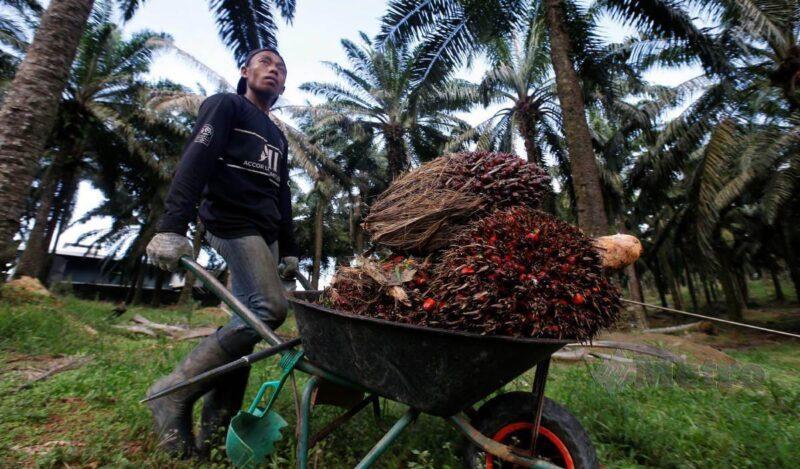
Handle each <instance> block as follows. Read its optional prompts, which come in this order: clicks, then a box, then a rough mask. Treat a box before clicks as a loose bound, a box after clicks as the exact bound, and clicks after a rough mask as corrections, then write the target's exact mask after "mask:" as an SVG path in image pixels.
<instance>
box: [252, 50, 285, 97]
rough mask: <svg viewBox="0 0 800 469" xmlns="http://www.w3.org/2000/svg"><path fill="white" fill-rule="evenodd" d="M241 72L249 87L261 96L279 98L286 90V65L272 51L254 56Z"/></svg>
mask: <svg viewBox="0 0 800 469" xmlns="http://www.w3.org/2000/svg"><path fill="white" fill-rule="evenodd" d="M241 72H242V76H243V77H244V78H245V79H247V86H248V87H249V88H251V89H252V90H253V91H255V92H257V93H259V94H270V95H273V96H276V97H277V96H278V95H280V94H282V93H283V90H284V89H285V87H284V84H285V83H286V64H284V63H283V59H281V57H280V56H279V55H278V54H276V53H274V52H272V51H268V50H267V51H263V52H259V53H258V54H256V55H254V56H253V57H252V58H251V59H250V62H249V63H248V64H247V65H245V66H244V67H242V70H241Z"/></svg>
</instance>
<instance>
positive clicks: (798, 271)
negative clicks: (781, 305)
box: [781, 223, 800, 301]
mask: <svg viewBox="0 0 800 469" xmlns="http://www.w3.org/2000/svg"><path fill="white" fill-rule="evenodd" d="M781 238H782V241H783V249H784V253H785V254H786V257H785V259H786V265H787V266H788V267H789V277H790V278H791V279H792V283H793V284H794V291H795V295H796V297H797V301H800V265H798V259H797V255H796V253H795V251H794V246H792V235H791V232H790V231H789V225H788V224H787V223H781Z"/></svg>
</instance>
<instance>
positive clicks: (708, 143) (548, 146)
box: [0, 0, 800, 317]
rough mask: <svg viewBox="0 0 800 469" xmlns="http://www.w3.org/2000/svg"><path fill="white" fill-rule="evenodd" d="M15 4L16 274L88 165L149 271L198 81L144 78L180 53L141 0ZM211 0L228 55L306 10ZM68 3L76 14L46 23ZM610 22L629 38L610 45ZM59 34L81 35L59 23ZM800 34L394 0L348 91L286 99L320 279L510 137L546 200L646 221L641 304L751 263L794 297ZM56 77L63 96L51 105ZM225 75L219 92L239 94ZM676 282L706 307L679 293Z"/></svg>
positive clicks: (778, 7) (631, 272)
mask: <svg viewBox="0 0 800 469" xmlns="http://www.w3.org/2000/svg"><path fill="white" fill-rule="evenodd" d="M4 3H5V4H6V6H7V7H8V10H9V11H11V12H12V13H9V14H10V15H11V16H10V17H9V19H13V20H15V21H14V22H4V23H2V24H0V26H3V27H5V28H6V30H5V31H4V33H5V34H3V35H2V39H3V40H4V41H5V45H6V46H7V49H10V50H16V51H17V53H12V54H5V55H4V56H2V61H0V65H2V67H3V69H2V71H0V76H1V77H2V79H4V80H5V82H4V83H3V87H2V88H3V90H4V93H5V94H4V104H3V111H2V112H0V121H2V122H1V123H0V135H2V136H0V154H2V158H3V159H2V161H0V198H2V200H3V204H2V213H0V251H3V252H4V254H5V258H6V259H9V258H10V257H11V256H10V255H9V252H13V250H14V248H15V247H16V243H15V242H13V241H12V236H13V235H14V234H15V233H16V232H17V231H18V229H19V223H18V220H19V219H20V215H22V216H23V217H24V219H25V220H28V223H24V224H23V227H25V228H26V229H25V232H24V233H23V235H24V236H25V237H26V238H27V242H26V247H25V251H24V252H23V254H22V257H21V259H20V261H19V265H18V267H17V273H18V274H24V275H32V276H39V277H41V276H44V274H45V272H46V269H47V258H48V256H47V251H48V248H49V246H51V245H52V244H53V242H54V241H56V240H57V238H58V236H59V234H60V233H61V232H62V231H63V230H64V229H65V228H66V227H67V226H68V225H69V224H70V223H76V222H80V220H73V219H72V218H73V217H72V208H73V206H74V201H75V196H76V189H77V185H78V183H79V182H80V181H82V180H88V181H90V182H91V183H92V184H93V185H94V186H95V187H97V188H98V189H100V190H101V191H102V192H103V194H104V195H105V201H104V202H103V203H102V204H101V205H100V206H99V207H97V208H96V209H94V210H93V211H92V212H91V213H89V214H88V215H86V216H85V217H84V219H86V218H88V217H91V216H94V215H105V216H109V217H111V218H112V220H113V226H112V228H111V229H110V230H108V231H105V232H102V233H87V236H86V238H87V239H91V240H94V242H95V243H96V244H98V245H102V246H103V247H105V248H107V249H108V250H109V252H110V253H111V254H112V255H115V256H117V257H118V258H121V259H122V260H121V262H122V265H123V266H124V269H123V270H124V271H125V273H126V275H127V276H128V278H129V281H130V282H131V283H132V284H133V285H135V284H136V283H137V282H136V279H137V278H141V276H142V272H143V269H142V265H143V262H146V259H145V255H144V246H145V245H146V244H147V241H148V240H149V238H150V237H151V236H152V235H153V233H154V229H155V226H154V223H155V221H156V220H157V219H158V218H159V216H160V214H161V211H162V201H163V197H164V194H165V192H166V188H167V187H168V184H169V180H170V176H171V173H172V170H173V168H174V165H175V164H176V163H177V160H178V158H179V157H180V151H181V148H182V145H183V142H184V141H185V139H186V138H187V136H188V135H189V132H190V131H191V126H192V123H193V117H194V115H195V113H196V111H197V107H198V105H199V103H200V102H201V101H202V96H201V95H198V94H197V93H195V92H193V91H192V90H189V89H186V88H184V87H182V86H180V85H177V84H174V83H169V82H161V83H148V82H146V81H145V80H144V79H143V76H144V74H145V73H146V72H147V71H148V70H149V67H150V65H151V62H152V58H153V55H154V54H155V53H156V52H158V51H159V50H161V49H165V48H171V49H173V50H175V49H174V47H173V46H172V43H171V41H170V38H169V37H168V36H166V35H163V34H157V33H151V32H144V33H138V34H135V35H133V36H132V37H130V38H129V39H123V37H122V34H121V32H120V30H119V28H118V26H117V25H115V24H114V15H115V9H116V8H119V9H121V11H122V12H123V14H124V15H125V16H126V17H130V16H131V15H133V14H134V12H135V10H136V8H137V7H138V6H139V2H136V1H123V2H119V3H112V2H94V4H93V3H92V2H91V1H88V2H87V1H85V0H83V1H78V0H69V1H67V0H61V1H52V2H50V5H49V8H48V10H47V12H42V10H41V8H40V7H38V5H37V4H36V3H35V2H15V1H5V2H4ZM210 3H211V5H210V7H211V9H212V10H213V11H214V14H215V16H216V17H217V19H218V24H219V26H220V28H219V29H220V34H221V36H222V39H223V40H224V41H225V42H226V44H227V45H228V46H230V47H231V49H232V50H233V51H234V53H235V55H236V56H237V57H241V56H243V55H244V54H245V53H246V51H247V50H249V49H251V48H254V47H258V46H261V45H265V44H274V42H275V37H274V32H275V28H276V27H277V26H276V22H275V21H274V14H273V8H274V9H275V10H276V11H277V13H279V14H280V16H282V17H283V18H285V19H287V20H291V19H292V17H293V11H294V2H290V1H289V2H287V1H275V2H272V3H273V4H274V5H272V6H271V5H269V4H267V2H264V3H262V4H260V6H259V7H258V8H261V10H260V11H256V12H253V11H249V13H248V12H243V11H242V6H241V5H242V4H244V2H222V1H220V2H216V1H215V2H210ZM59 8H62V9H65V10H63V11H68V12H69V14H68V16H69V17H70V18H71V20H70V21H71V22H70V21H66V20H63V21H58V22H57V23H55V24H54V21H53V18H52V16H53V15H56V14H57V13H58V12H59V11H60V10H59ZM67 8H69V9H68V10H66V9H67ZM79 12H85V13H86V15H85V16H83V17H82V18H83V19H81V18H77V16H80V14H82V13H80V14H79ZM606 14H610V15H611V17H613V18H614V21H616V22H617V23H618V24H622V23H624V24H627V25H631V26H633V27H634V28H635V29H636V31H637V34H636V35H634V36H633V37H630V38H628V39H626V40H625V41H624V42H622V43H613V44H609V43H608V42H607V41H604V40H602V39H601V37H600V32H599V31H600V22H601V20H602V18H603V17H604V15H606ZM42 15H43V16H42ZM693 15H694V16H699V18H700V20H698V19H694V18H693ZM40 18H41V20H39V19H40ZM48 19H50V20H48ZM26 21H27V22H28V23H30V24H36V23H37V22H38V23H39V24H40V25H41V26H40V27H39V29H38V30H37V33H36V39H35V40H34V41H33V44H32V45H31V46H30V47H27V46H26V42H27V40H26V34H25V27H24V26H22V27H15V24H23V25H24V23H25V22H26ZM701 23H702V26H701V25H700V24H701ZM70 25H72V26H70ZM73 26H74V27H73ZM68 27H70V28H72V29H77V31H71V32H70V33H69V34H67V33H66V32H65V31H61V29H65V28H68ZM46 28H51V29H53V31H51V33H53V34H55V33H57V34H58V38H57V40H55V39H53V38H51V37H49V36H47V35H46V34H45V33H47V31H46V30H45V29H46ZM798 28H800V5H798V3H797V1H796V0H762V1H758V2H750V1H749V0H711V1H708V2H703V5H702V8H698V7H697V5H696V4H695V3H694V2H660V1H636V0H602V1H599V2H595V3H592V4H586V3H583V2H571V1H566V0H547V1H544V2H526V1H484V2H462V1H457V0H451V1H410V0H407V1H403V0H394V1H391V2H389V5H388V7H387V12H386V14H385V16H384V17H383V19H382V25H381V33H380V34H379V35H378V37H375V38H370V37H368V36H366V35H364V34H361V36H360V38H359V39H358V40H357V41H356V42H351V41H349V40H343V41H342V47H343V48H344V51H345V53H346V56H347V62H346V63H329V64H327V65H328V66H329V67H330V68H331V69H332V70H333V71H334V72H335V74H336V75H337V77H338V80H337V81H336V82H335V83H319V82H309V83H305V84H303V85H302V87H301V89H303V90H304V91H306V92H308V93H310V94H313V95H316V97H317V102H316V103H315V104H306V105H287V104H285V103H279V106H278V109H277V112H276V113H275V115H274V117H275V119H276V120H278V121H279V122H280V124H279V125H281V126H282V127H283V128H284V130H285V132H286V134H287V136H288V137H289V140H290V158H291V159H292V163H293V165H294V166H295V168H296V170H295V174H296V175H297V177H300V178H304V179H306V180H307V181H309V182H310V184H309V187H311V190H310V191H308V193H305V194H303V193H301V191H299V190H295V194H296V196H297V198H298V200H297V204H296V205H295V206H296V209H295V217H296V218H297V220H298V223H297V225H298V226H297V237H298V244H299V245H300V246H301V248H302V249H303V254H304V256H305V257H306V258H308V259H311V260H312V262H311V263H310V265H311V267H310V270H311V273H312V280H313V283H314V284H315V285H316V284H317V282H318V280H319V276H320V270H321V267H322V266H323V265H324V264H326V262H328V261H329V260H330V259H339V260H343V259H346V258H347V257H349V256H352V255H354V254H355V253H359V252H362V251H363V249H364V248H365V247H367V241H366V240H365V239H364V235H363V233H362V232H361V230H360V227H359V224H360V219H361V217H362V215H363V213H364V211H365V210H366V209H367V207H368V206H369V203H370V201H371V200H372V199H374V197H375V196H376V195H377V194H379V193H380V192H381V190H383V188H385V187H386V185H387V184H388V183H389V182H390V181H391V180H392V179H393V178H394V177H396V176H397V175H398V174H399V173H401V172H402V171H404V170H406V169H408V168H410V167H413V166H414V165H416V164H419V163H420V162H424V161H427V160H429V159H431V158H434V157H436V156H438V155H440V154H442V153H444V152H452V151H460V150H468V149H474V148H477V149H486V150H492V151H504V152H515V151H516V152H518V153H519V154H521V155H524V156H525V157H527V159H528V160H529V161H534V162H536V163H537V164H540V165H543V166H546V167H547V169H548V170H549V171H550V172H551V174H552V175H553V176H554V179H555V181H556V185H557V188H558V190H557V192H556V195H555V197H554V198H553V200H550V201H548V203H547V208H548V210H550V211H553V212H555V213H557V214H558V215H559V216H560V217H562V218H564V219H567V220H570V221H573V222H576V223H578V224H579V225H580V226H581V227H582V228H583V229H584V230H585V231H587V232H589V233H593V234H605V233H607V232H610V231H627V232H630V233H632V234H635V235H637V236H638V237H639V238H640V239H641V240H642V241H643V243H644V244H645V255H644V257H643V259H642V261H640V263H639V264H638V265H637V266H636V269H633V268H630V269H628V270H627V271H626V273H625V275H624V276H622V277H621V281H623V282H624V283H625V284H626V285H627V287H628V289H629V294H630V295H631V296H632V297H633V298H634V299H639V298H641V296H642V294H641V285H640V283H641V282H640V280H641V279H644V280H645V283H646V284H648V285H651V286H652V287H655V290H656V291H657V292H658V293H659V295H660V297H661V301H662V302H663V303H665V304H666V303H667V296H668V295H669V296H670V303H671V304H673V305H674V306H677V307H679V308H683V307H690V306H691V307H693V308H695V309H696V308H698V307H699V305H700V304H701V303H702V298H701V296H704V297H705V300H706V303H711V302H715V301H724V302H725V304H726V308H727V310H728V313H729V314H730V315H731V316H733V317H738V316H740V314H741V311H742V309H743V307H744V306H745V305H746V302H747V282H746V280H747V278H748V277H750V276H753V275H761V276H766V277H770V276H771V277H772V279H774V280H775V281H776V282H779V278H780V277H781V276H783V275H784V274H788V275H789V277H790V278H791V280H792V283H793V285H794V289H795V291H796V292H797V293H800V263H799V262H798V259H797V255H798V253H797V251H798V249H800V230H798V228H797V226H796V224H795V223H792V222H791V221H792V220H793V218H794V217H796V216H797V215H798V212H799V211H800V204H798V194H799V192H798V178H799V177H800V152H798V144H799V143H800V125H799V124H800V121H799V118H800V110H798V108H799V107H800V93H798V92H797V90H796V85H797V81H798V80H800V45H798V33H799V32H800V29H798ZM56 30H57V31H56ZM73 34H74V39H75V41H74V44H72V43H70V44H67V42H68V41H69V39H68V38H69V37H72V36H71V35H73ZM48 38H49V39H50V40H51V41H50V42H48ZM37 45H38V46H39V48H37ZM43 47H45V48H46V47H49V48H50V49H47V50H46V52H47V53H52V52H53V51H54V50H59V51H62V52H61V58H63V57H70V58H71V57H72V53H70V50H72V49H70V47H71V48H73V49H74V51H75V54H74V55H75V57H74V60H70V61H68V62H67V63H66V64H63V65H64V67H65V68H64V70H63V73H64V78H63V82H59V81H58V80H59V79H57V78H58V77H56V76H54V75H53V73H52V70H50V71H49V72H48V71H47V70H42V67H41V66H39V67H38V68H37V66H36V64H37V60H39V61H41V60H42V56H39V57H38V59H37V57H36V56H35V54H36V53H39V51H40V49H41V48H43ZM25 51H27V55H24V54H25ZM178 53H179V55H181V56H184V57H185V58H186V60H193V59H192V58H191V57H186V56H185V54H183V53H181V52H180V51H178ZM20 57H25V58H24V60H23V61H22V62H21V63H20ZM47 57H49V56H47ZM478 59H483V60H484V61H485V62H486V63H487V64H488V67H487V72H486V74H485V76H484V77H483V78H482V80H480V82H478V83H470V82H468V81H465V80H462V79H457V78H455V77H454V76H455V74H456V73H457V71H458V70H459V67H461V66H463V65H465V64H467V63H471V62H472V61H474V60H478ZM696 64H699V65H701V66H702V68H703V71H704V74H703V75H702V76H699V77H695V78H692V79H690V80H687V81H686V82H684V83H682V84H680V85H678V86H675V87H666V86H656V85H652V84H650V83H648V82H647V81H646V80H645V79H644V78H643V75H644V73H645V72H646V71H647V70H649V69H651V68H652V67H665V68H669V67H679V66H685V65H696ZM47 65H48V66H49V67H50V68H58V67H61V65H62V64H59V63H52V62H51V63H48V64H47ZM199 65H200V66H202V64H199ZM15 69H16V70H17V71H18V73H17V76H16V78H15V79H14V81H13V82H10V79H11V77H12V76H13V74H14V70H15ZM208 72H209V73H208V74H213V71H208ZM37 73H40V74H42V75H36V74H37ZM43 77H44V78H45V79H49V80H50V81H51V82H52V83H50V84H51V85H52V86H53V89H54V90H55V92H54V94H53V95H52V96H50V97H49V98H48V97H47V96H45V95H46V94H47V93H42V92H41V89H42V87H43V86H44V85H43V84H42V81H41V80H42V79H43ZM26 80H28V81H26ZM31 80H39V81H38V82H36V83H37V87H36V92H37V93H39V95H40V96H39V98H37V99H51V100H52V99H55V100H56V101H54V102H59V101H60V103H59V105H58V106H49V107H48V106H45V104H44V101H41V102H37V101H35V100H34V101H30V100H28V101H25V99H26V98H28V99H29V94H30V93H32V91H31V89H29V88H30V85H26V83H33V81H31ZM216 81H218V82H219V88H220V90H226V87H230V85H228V84H226V83H225V82H224V80H222V79H218V80H216ZM26 87H27V88H26ZM62 90H63V93H62ZM211 91H213V92H216V91H217V90H211ZM31 103H35V104H34V105H31ZM487 106H491V107H492V109H498V110H497V112H496V113H495V114H494V115H493V116H491V117H490V118H489V119H487V120H486V121H484V122H482V123H480V124H478V125H475V126H472V125H470V124H469V123H467V122H466V121H465V120H464V119H463V118H462V116H464V113H466V112H469V111H475V110H480V109H484V108H485V107H487ZM51 110H52V111H54V112H52V114H53V115H51V116H46V115H43V114H47V112H49V111H51ZM676 114H677V115H676ZM28 119H30V120H31V121H32V122H34V123H35V125H31V124H30V123H26V120H28ZM47 122H52V130H51V129H50V124H47ZM44 127H47V128H44ZM21 141H25V142H26V144H25V145H22V144H21ZM33 181H38V182H37V183H35V184H32V182H33ZM32 186H33V187H35V189H34V190H33V191H31V190H30V187H32ZM27 227H30V229H29V230H28V229H27ZM198 239H199V238H198ZM637 270H638V272H637ZM682 285H683V286H686V287H687V288H688V289H689V291H690V293H691V298H692V303H693V304H692V305H683V304H682V300H681V295H680V289H681V286H682ZM776 285H778V286H780V283H776ZM777 291H780V290H779V289H778V290H777Z"/></svg>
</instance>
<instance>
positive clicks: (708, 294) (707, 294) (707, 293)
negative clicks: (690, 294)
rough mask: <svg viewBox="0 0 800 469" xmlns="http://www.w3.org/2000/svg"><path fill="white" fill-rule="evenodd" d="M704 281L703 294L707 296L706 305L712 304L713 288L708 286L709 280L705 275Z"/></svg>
mask: <svg viewBox="0 0 800 469" xmlns="http://www.w3.org/2000/svg"><path fill="white" fill-rule="evenodd" d="M701 280H702V282H703V296H705V298H706V306H708V305H710V304H711V290H710V289H709V287H708V280H706V278H705V277H702V278H701Z"/></svg>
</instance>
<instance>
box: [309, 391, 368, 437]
mask: <svg viewBox="0 0 800 469" xmlns="http://www.w3.org/2000/svg"><path fill="white" fill-rule="evenodd" d="M377 401H378V396H376V395H372V396H369V397H367V398H366V399H363V400H361V402H359V403H358V404H356V405H354V406H353V407H351V408H349V409H347V412H344V413H343V414H341V415H339V416H337V417H336V418H335V419H333V420H331V421H330V423H328V424H327V425H325V426H324V427H323V428H322V430H320V431H318V432H317V433H316V434H315V435H314V436H312V437H311V441H310V442H309V443H308V447H309V448H313V447H314V446H316V445H317V443H319V442H320V441H322V440H323V439H325V437H327V436H328V435H330V434H331V432H333V431H334V430H336V429H337V428H339V427H340V426H342V425H344V424H345V423H346V422H347V421H348V420H350V419H351V418H353V417H354V416H355V415H356V414H358V413H359V412H361V410H362V409H363V408H364V407H366V406H368V405H369V404H370V403H374V402H377Z"/></svg>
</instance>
